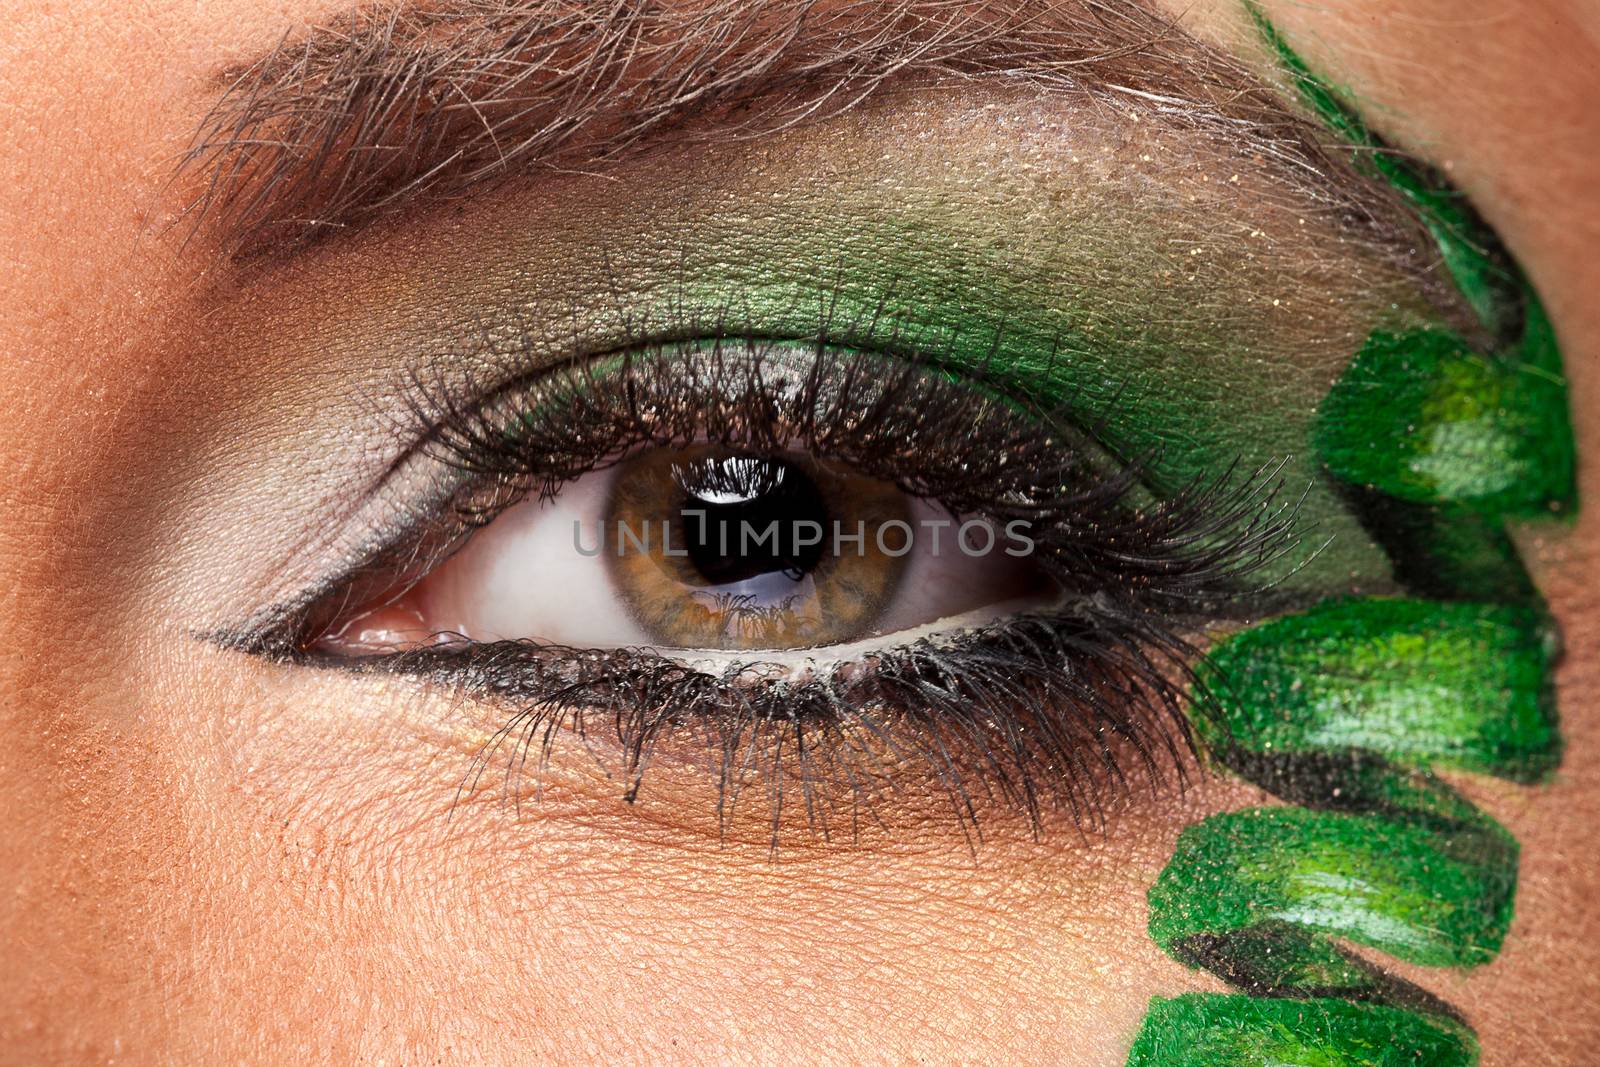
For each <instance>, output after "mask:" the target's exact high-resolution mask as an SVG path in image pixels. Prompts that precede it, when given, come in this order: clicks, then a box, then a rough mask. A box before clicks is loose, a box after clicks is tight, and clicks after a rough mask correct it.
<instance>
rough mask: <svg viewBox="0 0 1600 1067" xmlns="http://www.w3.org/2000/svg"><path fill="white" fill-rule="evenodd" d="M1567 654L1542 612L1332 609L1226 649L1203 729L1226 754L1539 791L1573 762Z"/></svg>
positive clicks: (1375, 603)
mask: <svg viewBox="0 0 1600 1067" xmlns="http://www.w3.org/2000/svg"><path fill="white" fill-rule="evenodd" d="M1554 655H1555V648H1554V643H1553V640H1552V637H1551V634H1550V632H1549V629H1548V626H1547V623H1546V621H1545V619H1544V617H1543V616H1542V615H1541V614H1540V613H1539V612H1537V611H1535V610H1533V609H1531V608H1526V607H1520V606H1497V605H1482V604H1439V603H1430V602H1428V601H1421V600H1401V599H1395V600H1378V599H1359V600H1358V599H1352V600H1342V601H1331V602H1326V603H1323V604H1321V605H1319V606H1317V607H1315V608H1313V609H1311V610H1310V611H1307V612H1305V613H1303V614H1300V615H1292V616H1288V617H1286V618H1281V619H1276V620H1274V621H1272V622H1268V623H1265V624H1263V625H1261V626H1258V627H1255V628H1253V629H1250V630H1246V631H1244V632H1242V633H1240V634H1237V635H1236V636H1234V637H1233V638H1231V639H1229V640H1227V641H1224V642H1223V643H1222V644H1221V645H1220V646H1219V647H1217V648H1216V649H1214V650H1213V651H1212V652H1211V654H1210V655H1209V656H1208V657H1207V660H1206V662H1205V663H1203V664H1202V665H1201V668H1200V671H1199V675H1200V678H1201V680H1202V682H1203V683H1204V684H1205V685H1206V687H1207V688H1208V689H1209V690H1210V697H1211V701H1210V704H1211V710H1212V711H1213V712H1214V717H1213V718H1211V719H1210V720H1202V721H1201V722H1199V723H1197V727H1198V728H1199V729H1200V731H1201V732H1202V734H1203V735H1205V736H1206V740H1207V742H1208V746H1209V747H1210V748H1211V749H1212V751H1214V752H1218V753H1229V752H1241V751H1242V752H1250V753H1258V754H1266V753H1273V752H1280V753H1281V752H1343V751H1347V750H1357V749H1359V750H1364V751H1367V752H1372V753H1383V754H1385V755H1388V756H1390V757H1391V758H1394V759H1397V760H1402V761H1405V762H1407V763H1420V764H1429V765H1440V766H1447V767H1454V768H1460V769H1462V770H1469V771H1477V772H1480V773H1483V774H1495V775H1500V776H1501V777H1505V778H1510V779H1514V780H1516V781H1524V782H1526V781H1537V780H1539V779H1540V778H1542V777H1543V776H1545V775H1547V774H1548V773H1549V772H1550V771H1551V770H1553V769H1554V768H1555V765H1556V763H1557V762H1558V760H1559V758H1560V740H1559V732H1558V730H1557V727H1556V716H1555V706H1554V694H1553V692H1552V690H1551V686H1550V682H1549V672H1550V669H1551V666H1552V661H1553V659H1554ZM1227 758H1228V757H1227V755H1224V756H1223V759H1224V760H1226V759H1227ZM1235 760H1237V756H1235Z"/></svg>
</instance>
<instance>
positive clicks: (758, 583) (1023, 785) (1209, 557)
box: [254, 323, 1297, 821]
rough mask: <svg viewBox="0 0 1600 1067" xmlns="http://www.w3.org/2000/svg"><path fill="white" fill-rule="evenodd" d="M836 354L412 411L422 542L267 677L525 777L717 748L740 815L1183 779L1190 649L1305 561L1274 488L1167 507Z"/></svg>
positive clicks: (668, 346)
mask: <svg viewBox="0 0 1600 1067" xmlns="http://www.w3.org/2000/svg"><path fill="white" fill-rule="evenodd" d="M678 332H690V333H692V331H678ZM849 333H850V331H849V329H847V328H845V327H843V326H841V325H838V324H833V323H823V324H822V325H821V327H820V328H819V331H818V336H817V337H815V338H813V339H811V340H800V339H771V338H764V337H758V336H743V337H740V336H721V337H705V338H697V337H692V336H691V337H690V338H688V339H686V340H682V341H670V342H667V341H653V342H649V341H640V342H638V343H635V344H630V345H628V346H626V347H625V348H624V349H623V350H622V351H620V352H606V353H600V354H596V355H593V356H585V357H578V358H574V359H564V360H563V361H562V362H561V363H560V364H559V365H558V366H556V367H554V368H552V369H549V370H545V371H536V372H534V373H532V374H530V375H527V376H525V377H519V378H514V379H512V380H511V381H508V382H502V383H497V384H493V385H487V386H486V385H481V384H479V385H473V386H470V387H469V391H470V394H471V395H470V397H469V398H468V399H466V400H463V399H461V398H459V397H458V396H457V395H456V394H454V393H451V392H448V391H447V390H448V389H452V388H459V386H445V385H442V384H429V383H428V382H427V381H426V380H419V381H418V383H417V384H416V387H415V389H414V390H413V394H412V400H411V404H410V409H411V410H412V411H413V412H414V413H415V414H416V416H417V419H416V425H415V426H414V427H413V428H412V430H411V431H409V432H410V433H411V435H412V437H413V438H414V444H413V446H412V447H411V448H410V449H409V450H408V452H407V455H406V456H405V457H404V458H403V459H402V460H401V462H400V463H399V464H398V465H397V466H396V469H395V470H394V472H393V474H392V475H391V478H392V479H393V480H395V481H396V482H398V483H400V484H404V485H407V486H417V485H422V486H426V487H427V489H426V490H425V491H424V492H423V493H422V494H421V495H420V499H407V500H405V501H404V509H405V510H407V511H410V512H414V513H415V514H416V515H417V519H416V521H415V522H413V523H411V524H410V525H409V527H408V528H407V529H406V530H405V531H404V532H403V533H401V534H399V535H398V536H397V537H396V538H395V539H394V540H392V541H390V542H388V543H384V544H382V545H380V546H378V547H377V548H376V549H375V551H374V552H373V553H372V555H371V557H369V558H367V559H363V560H361V561H360V562H358V563H357V564H356V565H355V566H354V567H353V568H351V572H350V574H349V575H348V576H346V577H344V578H342V579H341V580H340V581H339V582H337V583H336V584H335V586H334V587H333V588H332V589H330V590H327V591H325V592H324V593H323V594H322V595H321V596H320V597H319V598H318V599H316V600H314V601H312V602H310V603H307V604H305V605H303V606H300V607H298V608H297V609H295V610H294V611H292V612H290V613H288V615H287V616H286V617H285V618H283V619H281V620H279V621H277V622H276V623H274V625H273V626H272V627H270V628H269V629H268V630H267V631H266V632H265V633H263V634H261V635H260V636H259V637H257V638H255V639H254V640H255V641H256V642H257V646H256V647H259V648H263V649H276V650H278V651H279V652H281V653H283V654H287V655H289V656H290V657H292V658H296V659H299V660H301V661H303V662H307V663H316V664H320V665H323V666H339V665H342V666H347V667H354V668H358V669H363V670H385V671H394V672H399V673H403V674H409V675H421V676H424V677H427V678H430V679H432V680H433V681H434V682H435V683H453V684H456V685H459V686H462V687H465V688H468V689H470V690H472V691H474V692H476V694H477V695H479V696H481V697H484V698H487V699H493V700H498V701H501V702H505V703H508V704H511V705H513V706H514V707H515V708H516V711H515V713H514V719H513V721H514V722H515V723H516V727H515V731H516V732H515V733H514V734H512V735H507V736H505V737H502V738H500V740H503V741H505V742H506V743H507V744H508V746H509V747H511V748H518V747H520V746H522V745H524V744H526V739H527V738H529V737H539V738H542V739H543V740H542V742H541V743H543V744H551V745H553V744H556V743H558V742H557V741H555V740H553V739H554V738H557V737H559V736H560V735H561V734H562V733H565V734H570V735H584V736H593V735H596V734H610V735H613V736H614V738H615V740H616V744H617V749H618V752H617V753H615V754H614V756H615V758H617V759H619V760H620V763H619V764H618V766H619V767H622V768H625V769H626V770H627V772H628V775H629V776H630V777H631V779H633V780H635V781H637V780H639V779H640V778H641V777H642V776H643V775H644V774H645V772H646V770H647V768H646V766H645V764H646V762H647V754H649V753H653V752H656V751H660V750H662V749H670V748H671V747H672V746H674V745H681V744H683V743H684V742H683V740H682V738H681V737H680V736H679V735H680V734H682V733H683V732H685V731H686V730H689V731H692V732H695V733H701V734H703V733H707V732H709V733H711V734H712V735H714V737H715V738H716V741H715V744H714V746H713V747H714V750H715V751H717V752H719V753H721V756H720V759H721V763H720V765H719V766H718V768H717V774H718V777H719V780H720V781H721V782H723V783H724V785H725V786H726V787H727V788H728V789H729V790H731V791H732V793H733V794H734V795H735V796H736V795H737V794H738V793H739V792H741V791H742V790H743V789H745V788H746V787H747V786H749V785H750V784H752V783H761V782H763V781H765V780H766V779H767V778H768V777H770V776H771V775H786V774H788V775H797V776H798V780H799V781H800V782H801V784H802V785H803V786H804V787H805V788H808V789H811V790H813V792H814V793H815V794H816V795H821V796H825V797H826V798H827V802H828V803H833V804H841V805H844V804H849V805H856V804H861V803H865V802H866V801H867V799H868V794H869V793H870V792H871V791H873V790H877V791H886V790H888V789H890V788H891V785H892V783H891V781H890V780H889V779H888V778H887V775H888V773H889V771H888V767H889V766H890V760H891V758H893V760H894V761H895V762H894V773H896V774H898V775H901V776H904V775H907V774H908V773H914V772H920V773H921V774H923V775H924V776H926V777H927V778H928V780H929V781H931V782H934V783H937V786H938V788H940V789H942V790H944V791H945V793H946V795H947V797H948V798H949V800H950V801H951V802H953V803H955V804H957V808H956V812H957V814H958V816H962V817H965V815H966V814H970V812H965V811H964V809H963V808H962V806H961V805H962V804H963V803H965V802H964V801H963V799H962V798H964V797H968V796H972V795H976V794H978V793H983V794H989V795H993V796H997V797H1004V798H1006V799H1007V800H1009V801H1010V802H1014V803H1018V804H1020V805H1022V806H1023V807H1024V808H1026V809H1027V810H1028V814H1029V815H1030V817H1032V818H1034V819H1037V818H1039V816H1040V812H1039V810H1038V806H1039V805H1041V804H1045V805H1060V806H1062V807H1064V808H1068V809H1071V810H1073V812H1074V813H1075V814H1076V815H1077V816H1078V817H1080V818H1084V819H1094V818H1097V817H1098V815H1099V812H1100V811H1101V809H1102V807H1103V805H1104V803H1105V801H1106V799H1107V798H1106V796H1105V795H1104V793H1105V791H1106V790H1107V788H1108V787H1109V786H1111V785H1112V783H1114V782H1115V775H1116V774H1117V773H1119V772H1121V771H1122V767H1123V764H1124V762H1125V761H1127V760H1129V759H1135V760H1143V761H1145V762H1147V763H1151V764H1154V763H1156V762H1160V763H1162V764H1163V765H1166V766H1167V767H1168V770H1169V772H1172V773H1177V772H1178V771H1179V770H1180V766H1179V752H1180V751H1181V750H1183V749H1184V748H1185V747H1186V746H1187V743H1188V740H1187V739H1188V732H1187V731H1188V728H1187V726H1186V724H1185V722H1184V720H1183V719H1182V717H1181V715H1180V712H1179V707H1180V700H1181V692H1180V689H1179V686H1180V685H1181V684H1182V682H1183V681H1184V680H1185V679H1186V677H1187V664H1188V663H1189V662H1190V660H1191V659H1192V658H1193V656H1194V652H1195V650H1194V646H1193V645H1192V643H1191V642H1192V641H1193V640H1194V639H1195V638H1196V637H1197V636H1198V635H1199V634H1201V633H1202V632H1203V631H1204V630H1205V628H1206V627H1207V626H1209V625H1211V624H1212V623H1214V622H1215V621H1216V619H1217V618H1218V617H1219V615H1222V616H1226V615H1228V614H1229V613H1237V612H1238V611H1239V610H1241V607H1240V602H1241V601H1243V600H1247V599H1248V598H1249V597H1250V596H1251V595H1253V594H1257V593H1259V592H1260V591H1261V590H1262V589H1263V588H1264V587H1265V586H1266V585H1268V584H1270V578H1269V576H1268V573H1267V572H1268V571H1269V570H1270V569H1271V568H1272V567H1273V566H1274V565H1277V564H1281V563H1282V562H1283V561H1284V559H1285V557H1286V556H1287V555H1288V554H1289V553H1290V550H1291V549H1292V548H1294V547H1295V546H1296V544H1297V542H1296V540H1295V537H1296V534H1297V526H1296V521H1295V516H1296V510H1295V501H1296V496H1295V495H1294V494H1284V493H1283V492H1282V488H1283V487H1282V480H1281V477H1280V476H1279V475H1278V473H1277V466H1281V464H1279V465H1277V466H1274V467H1271V468H1268V469H1258V470H1244V469H1241V468H1240V466H1239V465H1238V464H1237V463H1230V464H1226V465H1224V466H1222V467H1220V468H1218V469H1217V470H1216V471H1214V472H1212V473H1209V474H1202V475H1189V476H1178V477H1183V478H1185V479H1186V480H1184V481H1181V482H1174V481H1172V480H1171V479H1172V478H1173V477H1174V476H1172V475H1170V474H1169V475H1166V477H1167V478H1168V483H1167V485H1168V489H1167V490H1166V491H1165V492H1162V491H1158V490H1156V489H1154V488H1152V486H1154V485H1159V484H1160V477H1161V473H1160V472H1159V471H1158V469H1157V468H1159V467H1160V458H1159V457H1158V456H1151V455H1143V456H1140V455H1133V454H1128V453H1125V452H1124V453H1123V454H1121V455H1119V454H1118V448H1117V446H1116V445H1115V444H1114V443H1113V442H1112V441H1109V440H1107V439H1106V436H1107V435H1106V434H1105V433H1104V432H1103V431H1100V432H1097V430H1098V429H1099V428H1097V427H1096V426H1095V425H1094V424H1093V423H1091V422H1089V421H1087V420H1086V419H1085V418H1084V417H1082V416H1081V415H1077V414H1076V413H1075V412H1074V411H1073V410H1072V408H1073V404H1072V400H1071V398H1068V399H1066V400H1064V401H1056V402H1055V403H1054V404H1052V405H1051V406H1048V407H1046V406H1041V405H1040V404H1039V403H1038V401H1037V400H1030V399H1029V398H1027V397H1023V396H1014V395H1008V394H1007V392H1006V391H1005V385H1004V383H1003V382H1001V381H996V380H993V379H992V376H991V379H990V380H985V375H984V372H983V370H982V368H974V369H970V370H965V371H963V370H959V369H956V367H955V366H952V363H953V362H954V359H953V357H952V356H951V354H950V353H948V352H945V353H941V352H940V351H938V350H936V349H930V350H911V351H906V350H904V348H903V342H901V341H898V340H896V339H895V338H892V337H889V338H879V337H874V336H873V335H872V334H871V333H870V331H863V332H860V333H859V334H857V335H856V336H854V337H852V338H850V340H849V343H848V344H846V343H841V342H840V341H838V340H826V339H824V338H827V337H834V338H839V337H846V336H848V335H849ZM408 491H409V490H408ZM396 560H403V561H405V564H404V565H403V566H397V565H395V564H394V563H393V562H391V561H396ZM1281 574H1282V568H1281V567H1280V577H1281ZM697 743H700V744H704V743H705V741H704V738H703V737H702V738H701V739H700V740H699V741H698V742H697ZM785 749H788V750H790V751H791V752H792V755H791V756H790V758H789V762H788V764H786V763H785V762H784V761H783V757H782V753H783V752H784V750H785ZM486 755H487V753H486ZM908 764H911V765H912V766H910V767H908V766H907V765H908ZM821 765H827V766H828V767H829V771H828V774H829V776H830V778H831V779H833V780H835V781H837V780H839V779H841V778H842V779H847V780H848V781H849V782H850V783H851V785H850V790H849V792H848V795H846V796H840V795H835V794H828V793H827V791H826V790H824V789H823V788H822V785H821V784H820V783H819V782H817V781H814V780H812V779H808V778H807V777H806V776H807V775H811V776H813V778H814V776H815V773H816V772H815V768H816V767H818V766H821ZM1042 767H1050V768H1054V769H1055V770H1054V771H1053V772H1052V773H1050V774H1048V775H1046V774H1042V773H1040V768H1042ZM740 768H755V770H745V771H741V770H740ZM637 787H638V786H637V785H635V786H634V787H633V788H637ZM725 799H731V798H725ZM781 814H782V813H781V811H779V810H777V809H774V810H773V811H772V813H771V815H772V818H773V819H774V820H775V821H776V820H778V819H780V818H781Z"/></svg>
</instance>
